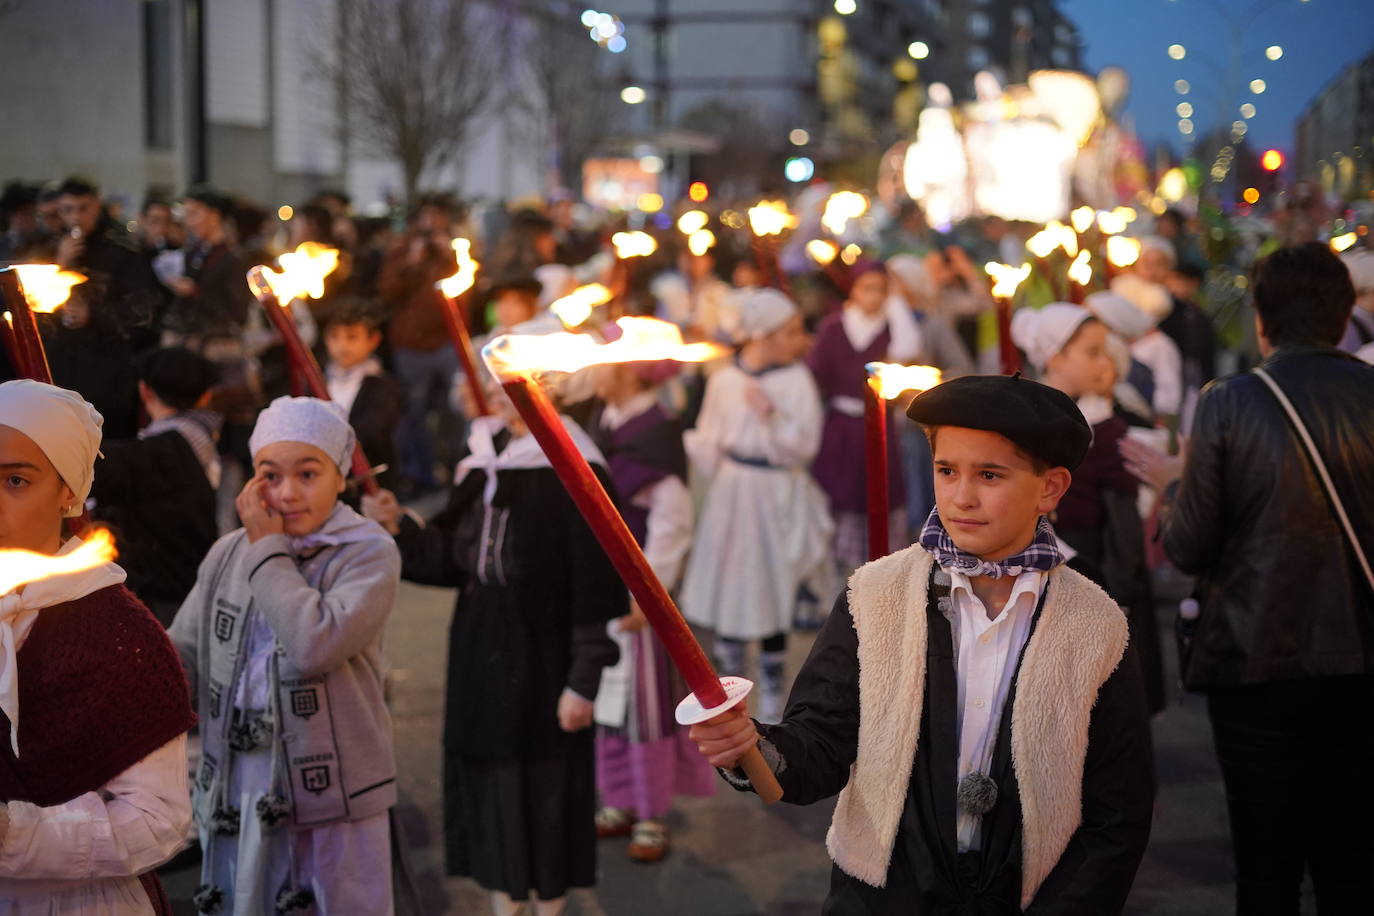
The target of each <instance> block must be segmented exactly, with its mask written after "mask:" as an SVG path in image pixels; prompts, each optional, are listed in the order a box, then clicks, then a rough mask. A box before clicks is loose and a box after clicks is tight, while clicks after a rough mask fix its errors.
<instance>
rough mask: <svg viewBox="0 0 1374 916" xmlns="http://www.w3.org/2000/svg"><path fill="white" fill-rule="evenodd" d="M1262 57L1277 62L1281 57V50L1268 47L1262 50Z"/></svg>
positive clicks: (1272, 46)
mask: <svg viewBox="0 0 1374 916" xmlns="http://www.w3.org/2000/svg"><path fill="white" fill-rule="evenodd" d="M1264 56H1265V57H1267V58H1269V59H1270V60H1278V59H1279V58H1280V57H1283V48H1280V47H1279V46H1278V45H1270V46H1269V47H1267V48H1265V49H1264Z"/></svg>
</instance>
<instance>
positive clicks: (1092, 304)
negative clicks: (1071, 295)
mask: <svg viewBox="0 0 1374 916" xmlns="http://www.w3.org/2000/svg"><path fill="white" fill-rule="evenodd" d="M1083 304H1084V305H1086V306H1087V307H1088V309H1089V310H1090V311H1091V312H1092V313H1093V314H1094V315H1096V316H1097V317H1098V318H1100V319H1101V320H1102V323H1103V324H1105V325H1106V326H1107V327H1108V328H1110V329H1111V330H1112V331H1115V332H1116V333H1117V334H1120V335H1121V336H1122V337H1123V338H1125V339H1126V341H1127V342H1130V341H1134V340H1138V339H1139V338H1141V337H1144V336H1145V335H1146V334H1148V333H1150V331H1151V330H1153V329H1154V326H1155V324H1156V322H1155V320H1154V319H1153V318H1151V317H1150V316H1149V315H1147V314H1145V313H1144V312H1142V311H1141V310H1140V309H1138V308H1136V307H1135V306H1134V305H1133V304H1132V303H1131V300H1129V299H1127V298H1126V297H1125V296H1123V295H1121V294H1120V293H1117V292H1113V291H1110V290H1102V291H1101V292H1096V293H1089V294H1088V297H1087V298H1086V299H1084V300H1083Z"/></svg>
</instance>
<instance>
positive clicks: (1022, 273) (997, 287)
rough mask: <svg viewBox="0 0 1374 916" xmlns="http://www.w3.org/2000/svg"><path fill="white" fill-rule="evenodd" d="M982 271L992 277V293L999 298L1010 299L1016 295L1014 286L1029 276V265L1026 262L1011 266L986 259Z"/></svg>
mask: <svg viewBox="0 0 1374 916" xmlns="http://www.w3.org/2000/svg"><path fill="white" fill-rule="evenodd" d="M983 271H984V272H985V273H986V274H987V275H988V276H989V277H992V294H993V295H994V296H996V297H998V298H999V299H1010V298H1011V297H1012V296H1015V295H1016V288H1017V287H1018V286H1020V285H1021V281H1023V280H1025V279H1026V278H1027V277H1029V276H1030V272H1031V266H1030V264H1029V263H1026V264H1022V265H1021V266H1020V267H1012V266H1011V265H1010V264H1001V263H998V262H997V261H988V262H987V263H986V264H984V265H983Z"/></svg>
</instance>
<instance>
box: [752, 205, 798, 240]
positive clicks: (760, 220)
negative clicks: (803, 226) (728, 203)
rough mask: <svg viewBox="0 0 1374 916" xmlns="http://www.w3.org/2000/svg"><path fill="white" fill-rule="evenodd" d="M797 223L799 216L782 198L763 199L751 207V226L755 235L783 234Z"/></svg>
mask: <svg viewBox="0 0 1374 916" xmlns="http://www.w3.org/2000/svg"><path fill="white" fill-rule="evenodd" d="M796 225H797V218H796V216H794V215H793V214H792V212H791V211H790V210H788V209H787V202H786V201H782V200H761V201H759V203H758V206H755V207H750V208H749V228H750V229H753V230H754V234H755V235H782V234H783V232H785V231H786V230H788V229H791V228H793V227H795V226H796Z"/></svg>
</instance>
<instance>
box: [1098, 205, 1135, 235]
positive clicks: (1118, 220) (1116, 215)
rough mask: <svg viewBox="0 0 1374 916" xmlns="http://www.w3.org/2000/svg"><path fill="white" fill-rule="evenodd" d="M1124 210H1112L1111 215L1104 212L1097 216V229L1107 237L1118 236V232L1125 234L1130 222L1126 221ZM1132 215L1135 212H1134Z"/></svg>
mask: <svg viewBox="0 0 1374 916" xmlns="http://www.w3.org/2000/svg"><path fill="white" fill-rule="evenodd" d="M1121 209H1122V208H1117V209H1116V210H1112V211H1111V212H1110V213H1109V212H1107V211H1106V210H1102V211H1100V212H1099V213H1098V214H1097V228H1099V229H1101V230H1102V232H1103V233H1104V234H1106V235H1116V234H1117V233H1118V232H1125V231H1126V227H1127V226H1128V225H1129V224H1130V222H1131V221H1130V220H1128V219H1126V216H1125V214H1123V213H1122V212H1121ZM1131 212H1132V213H1134V212H1135V211H1134V210H1132V211H1131Z"/></svg>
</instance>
